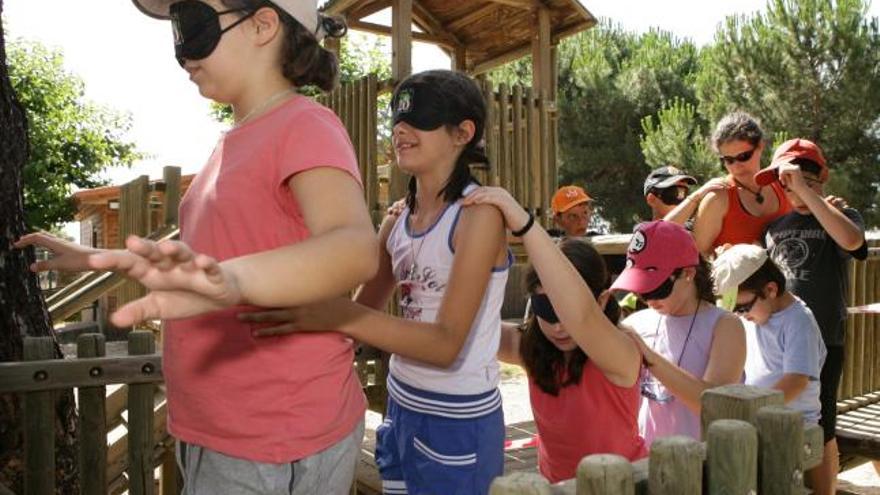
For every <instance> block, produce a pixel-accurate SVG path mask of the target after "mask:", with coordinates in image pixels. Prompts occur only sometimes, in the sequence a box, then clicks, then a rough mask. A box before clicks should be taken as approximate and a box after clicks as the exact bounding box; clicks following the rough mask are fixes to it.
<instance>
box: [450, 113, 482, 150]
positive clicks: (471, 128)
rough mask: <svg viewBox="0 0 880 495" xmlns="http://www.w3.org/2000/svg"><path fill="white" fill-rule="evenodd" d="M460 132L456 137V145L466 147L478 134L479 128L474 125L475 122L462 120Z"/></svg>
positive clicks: (459, 125)
mask: <svg viewBox="0 0 880 495" xmlns="http://www.w3.org/2000/svg"><path fill="white" fill-rule="evenodd" d="M457 131H458V132H456V136H455V144H458V145H460V146H465V145H467V144H468V143H469V142H471V140H472V139H473V138H474V134H476V133H477V126H476V125H475V124H474V121H473V120H470V119H466V120H462V121H461V123H460V124H458V129H457Z"/></svg>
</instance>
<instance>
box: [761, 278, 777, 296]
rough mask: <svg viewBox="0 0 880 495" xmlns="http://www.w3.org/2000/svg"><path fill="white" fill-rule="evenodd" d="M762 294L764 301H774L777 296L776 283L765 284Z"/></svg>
mask: <svg viewBox="0 0 880 495" xmlns="http://www.w3.org/2000/svg"><path fill="white" fill-rule="evenodd" d="M762 292H763V296H764V298H765V299H776V298H777V297H778V296H779V285H777V284H776V282H767V285H765V286H764V290H763V291H762Z"/></svg>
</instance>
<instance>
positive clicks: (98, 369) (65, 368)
mask: <svg viewBox="0 0 880 495" xmlns="http://www.w3.org/2000/svg"><path fill="white" fill-rule="evenodd" d="M155 347H156V344H155V338H154V336H153V334H152V332H149V331H135V332H131V333H130V334H129V339H128V356H112V357H105V343H104V336H103V335H100V334H84V335H81V336H80V337H79V339H78V340H77V358H76V359H67V360H63V359H52V357H53V355H54V354H53V353H54V344H53V341H52V339H51V338H49V337H28V338H25V340H24V359H25V360H24V361H22V362H14V363H0V394H3V393H13V392H17V393H20V394H21V395H22V399H23V400H22V404H23V414H22V417H23V418H24V425H23V429H24V449H25V462H24V489H25V493H27V494H29V495H43V494H46V495H48V494H53V493H54V490H55V487H54V482H55V432H54V428H53V427H52V425H54V414H55V413H54V407H55V404H54V400H53V395H54V394H55V393H56V392H57V391H58V390H66V389H76V390H77V392H78V394H79V401H78V403H79V407H78V418H79V425H78V426H79V428H78V432H79V441H80V450H79V472H80V473H81V476H80V480H81V484H82V493H83V494H89V495H98V494H102V495H103V494H107V493H122V492H123V491H124V490H126V489H127V490H128V492H129V493H131V494H132V495H151V494H153V493H154V492H155V491H156V490H155V480H154V474H153V473H154V471H155V469H156V468H157V467H159V466H162V468H163V469H162V476H161V478H160V479H161V481H162V484H161V489H160V491H161V493H162V494H163V495H176V494H177V493H179V488H180V485H179V484H178V478H177V471H176V466H175V464H174V462H173V458H174V456H173V442H172V440H171V438H170V437H169V436H168V433H167V431H166V429H165V415H166V413H165V404H164V401H161V400H160V401H159V403H158V404H157V401H156V396H157V394H156V386H157V384H158V383H160V382H161V381H162V358H161V356H160V355H159V354H157V353H156V348H155ZM114 384H123V385H124V386H125V387H127V390H126V389H120V390H122V392H119V393H114V394H111V396H110V397H109V398H108V397H107V394H106V386H107V385H114ZM126 391H127V393H126ZM117 392H118V391H117ZM123 409H124V410H127V422H126V423H125V426H126V429H127V434H126V435H124V436H123V437H121V438H119V439H118V440H117V441H116V442H114V443H112V444H111V445H110V447H109V448H108V443H107V438H108V431H109V430H110V429H112V428H113V427H114V426H116V425H117V424H119V422H120V421H121V420H120V419H118V418H119V417H120V416H121V413H122V411H123Z"/></svg>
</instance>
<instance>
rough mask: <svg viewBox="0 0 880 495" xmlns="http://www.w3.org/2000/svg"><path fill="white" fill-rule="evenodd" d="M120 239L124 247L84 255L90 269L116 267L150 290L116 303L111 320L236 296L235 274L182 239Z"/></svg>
mask: <svg viewBox="0 0 880 495" xmlns="http://www.w3.org/2000/svg"><path fill="white" fill-rule="evenodd" d="M125 245H126V248H128V249H126V250H113V251H104V252H100V253H98V254H94V255H92V256H91V257H90V260H91V261H90V262H91V264H92V265H93V267H94V268H95V269H98V270H110V271H115V272H119V273H122V274H124V275H126V276H128V277H129V278H131V279H134V280H136V281H138V282H140V283H141V284H143V285H144V286H145V287H146V288H148V289H150V290H151V292H150V293H149V294H147V295H146V296H144V297H142V298H140V299H137V300H135V301H132V302H130V303H128V304H126V305H124V306H122V307H121V308H120V309H119V310H118V311H117V312H116V313H115V314H114V315H113V316H112V321H113V324H114V325H117V326H128V325H132V324H135V323H138V322H140V321H143V320H147V319H176V318H186V317H189V316H195V315H198V314H202V313H206V312H209V311H216V310H218V309H222V308H225V307H229V306H233V305H236V304H240V303H241V302H242V300H241V299H242V297H241V293H240V291H239V288H238V283H237V281H236V280H235V277H234V276H232V275H231V274H230V273H228V272H227V271H226V270H224V269H223V267H222V265H220V264H219V263H218V262H217V261H216V260H215V259H214V258H212V257H210V256H207V255H204V254H197V253H195V252H193V251H192V249H190V248H189V246H187V245H186V244H185V243H183V242H178V241H162V242H154V241H150V240H148V239H142V238H139V237H135V236H132V237H129V238H128V239H126V241H125Z"/></svg>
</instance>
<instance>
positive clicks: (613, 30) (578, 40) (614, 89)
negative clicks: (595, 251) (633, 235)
mask: <svg viewBox="0 0 880 495" xmlns="http://www.w3.org/2000/svg"><path fill="white" fill-rule="evenodd" d="M558 58H559V96H558V105H559V112H560V116H559V136H560V138H559V140H560V147H559V148H560V152H559V155H560V156H559V158H560V162H561V163H560V177H559V179H560V183H562V184H566V183H580V184H583V185H584V186H585V187H586V188H587V190H588V191H589V192H590V195H591V196H593V197H594V198H596V200H597V201H596V202H597V205H598V208H597V211H598V213H599V215H601V217H602V218H603V219H604V220H606V221H608V222H609V223H610V225H611V227H612V230H614V231H620V232H626V231H629V230H631V228H632V225H633V224H634V223H635V222H636V221H638V219H639V218H640V217H641V218H645V217H647V216H648V214H649V211H648V207H647V206H646V205H645V201H644V198H643V197H642V184H643V183H644V180H645V177H646V176H647V174H648V172H649V171H650V168H649V166H648V164H647V163H646V161H645V158H644V156H643V153H642V150H641V147H640V141H641V133H642V120H643V119H644V118H646V117H648V116H651V115H654V114H656V113H657V112H658V111H659V110H660V109H661V108H663V106H664V105H665V104H666V103H667V102H672V101H675V100H676V99H679V100H681V101H683V102H686V103H690V104H694V103H696V96H695V94H694V90H693V89H692V81H693V80H694V79H695V77H696V70H697V67H698V57H697V49H696V47H694V46H693V44H692V43H690V42H689V41H682V40H679V39H677V38H675V37H674V36H672V35H671V34H669V33H665V32H662V31H650V32H648V33H645V34H643V35H635V34H632V33H628V32H625V31H624V30H623V29H621V28H620V27H619V26H614V25H611V24H609V23H607V22H604V21H603V22H602V24H601V25H600V26H599V27H597V28H594V29H592V30H590V31H587V32H585V33H581V34H579V35H577V36H573V37H571V38H569V39H567V40H566V41H564V42H563V43H561V44H560V46H559V56H558Z"/></svg>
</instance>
